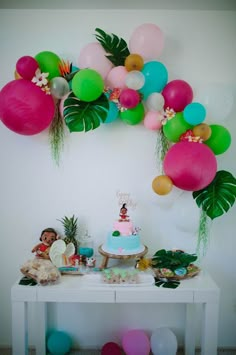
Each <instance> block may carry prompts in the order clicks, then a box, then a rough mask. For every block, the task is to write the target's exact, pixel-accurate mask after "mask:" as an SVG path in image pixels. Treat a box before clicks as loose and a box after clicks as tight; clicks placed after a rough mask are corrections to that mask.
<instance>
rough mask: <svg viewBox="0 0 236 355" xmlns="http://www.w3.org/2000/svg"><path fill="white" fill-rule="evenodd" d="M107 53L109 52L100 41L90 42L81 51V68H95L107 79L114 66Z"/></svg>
mask: <svg viewBox="0 0 236 355" xmlns="http://www.w3.org/2000/svg"><path fill="white" fill-rule="evenodd" d="M106 55H107V53H106V51H105V50H104V49H103V47H102V46H101V44H100V43H96V42H95V43H89V44H87V45H86V46H85V47H84V48H82V50H81V52H80V55H79V63H78V65H79V68H81V69H84V68H91V69H94V70H96V71H97V72H98V73H99V74H100V75H101V76H102V77H103V79H105V78H106V76H107V74H108V73H109V71H110V70H111V69H112V68H113V66H114V65H113V64H112V62H111V61H110V60H109V59H107V57H106Z"/></svg>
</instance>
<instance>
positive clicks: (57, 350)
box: [47, 330, 72, 355]
mask: <svg viewBox="0 0 236 355" xmlns="http://www.w3.org/2000/svg"><path fill="white" fill-rule="evenodd" d="M71 345H72V340H71V337H70V336H69V335H68V334H67V333H65V332H62V331H57V330H55V331H52V332H51V333H50V334H49V335H48V339H47V349H48V350H49V352H50V353H51V354H53V355H65V354H67V353H69V351H70V350H71Z"/></svg>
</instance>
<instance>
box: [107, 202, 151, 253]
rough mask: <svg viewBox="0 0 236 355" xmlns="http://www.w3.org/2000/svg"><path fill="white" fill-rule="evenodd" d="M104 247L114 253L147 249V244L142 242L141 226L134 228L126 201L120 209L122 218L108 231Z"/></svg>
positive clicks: (136, 251)
mask: <svg viewBox="0 0 236 355" xmlns="http://www.w3.org/2000/svg"><path fill="white" fill-rule="evenodd" d="M102 249H103V251H105V252H107V253H109V254H113V255H134V254H139V253H142V252H143V251H144V250H145V246H144V245H143V244H142V243H141V238H140V235H139V228H134V226H133V223H132V221H131V220H130V219H129V216H128V215H127V208H126V204H125V203H124V204H123V205H122V207H121V209H120V218H119V219H118V220H117V221H115V222H114V224H113V230H112V231H111V232H109V233H108V236H107V239H106V242H105V243H104V244H103V245H102Z"/></svg>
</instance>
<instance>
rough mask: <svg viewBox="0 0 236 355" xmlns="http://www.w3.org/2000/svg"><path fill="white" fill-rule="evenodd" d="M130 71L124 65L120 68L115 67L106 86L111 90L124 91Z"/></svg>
mask: <svg viewBox="0 0 236 355" xmlns="http://www.w3.org/2000/svg"><path fill="white" fill-rule="evenodd" d="M127 74H128V71H127V70H126V68H125V67H124V66H123V65H119V66H118V67H114V68H112V69H111V70H110V72H109V74H108V75H107V78H106V81H105V82H106V86H108V87H109V88H110V89H115V88H119V89H124V88H126V76H127Z"/></svg>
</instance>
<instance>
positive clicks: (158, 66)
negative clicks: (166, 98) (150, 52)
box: [139, 61, 168, 100]
mask: <svg viewBox="0 0 236 355" xmlns="http://www.w3.org/2000/svg"><path fill="white" fill-rule="evenodd" d="M141 72H142V73H143V75H144V77H145V84H144V86H143V87H142V88H141V89H140V90H139V92H140V93H141V94H143V96H144V100H146V99H147V97H148V96H149V95H150V94H151V93H153V92H161V91H162V90H163V89H164V87H165V86H166V84H167V81H168V72H167V69H166V67H165V66H164V64H162V63H161V62H157V61H152V62H147V63H145V64H144V66H143V69H142V71H141Z"/></svg>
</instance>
